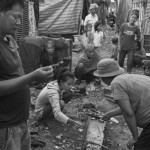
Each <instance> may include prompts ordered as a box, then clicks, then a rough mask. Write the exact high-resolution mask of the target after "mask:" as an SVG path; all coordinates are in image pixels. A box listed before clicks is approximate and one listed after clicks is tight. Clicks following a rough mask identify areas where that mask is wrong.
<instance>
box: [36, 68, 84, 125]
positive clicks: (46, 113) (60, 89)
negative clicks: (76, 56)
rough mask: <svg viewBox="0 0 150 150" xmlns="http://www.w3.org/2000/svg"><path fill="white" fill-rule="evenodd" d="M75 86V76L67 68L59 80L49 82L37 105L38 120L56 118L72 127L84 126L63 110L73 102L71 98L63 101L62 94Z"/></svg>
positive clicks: (62, 71)
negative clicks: (67, 104)
mask: <svg viewBox="0 0 150 150" xmlns="http://www.w3.org/2000/svg"><path fill="white" fill-rule="evenodd" d="M73 84H74V74H73V73H71V72H70V71H69V70H68V69H67V68H63V69H62V70H61V71H60V72H59V74H58V77H57V80H55V81H51V82H49V83H48V84H47V85H46V87H44V89H43V90H42V91H41V92H40V94H39V96H38V98H37V100H36V104H35V113H36V116H37V117H36V118H37V120H41V119H46V118H47V117H48V118H53V116H54V117H55V118H56V120H58V121H60V122H62V123H64V124H71V125H78V126H82V124H81V123H80V122H78V121H75V120H73V119H71V118H69V117H67V116H66V115H65V114H64V113H63V112H62V111H61V110H62V109H63V108H64V106H65V104H66V103H68V102H69V101H70V100H71V96H70V98H69V99H68V98H64V99H63V100H62V94H63V93H64V91H69V90H70V89H71V88H72V86H73Z"/></svg>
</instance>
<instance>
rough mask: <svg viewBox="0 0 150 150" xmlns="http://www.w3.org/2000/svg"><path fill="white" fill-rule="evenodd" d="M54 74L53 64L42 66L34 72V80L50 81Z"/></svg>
mask: <svg viewBox="0 0 150 150" xmlns="http://www.w3.org/2000/svg"><path fill="white" fill-rule="evenodd" d="M52 76H53V68H52V67H51V66H46V67H41V68H39V69H36V70H35V71H33V72H32V80H33V81H39V82H48V81H49V80H50V79H51V78H52Z"/></svg>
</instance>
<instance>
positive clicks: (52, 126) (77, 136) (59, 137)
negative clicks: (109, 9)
mask: <svg viewBox="0 0 150 150" xmlns="http://www.w3.org/2000/svg"><path fill="white" fill-rule="evenodd" d="M113 35H114V32H113V31H110V32H108V33H107V37H106V40H105V44H104V45H103V46H102V49H101V51H100V52H99V54H100V55H101V56H102V57H103V58H106V57H110V53H111V41H110V40H111V38H112V36H113ZM81 53H82V52H73V54H72V56H73V58H72V68H74V66H75V64H76V62H77V60H78V57H79V55H80V54H81ZM134 72H135V73H142V71H141V70H140V71H137V70H136V69H135V70H134ZM40 91H41V89H37V88H35V87H32V88H31V97H32V101H33V102H35V101H36V98H37V96H38V93H39V92H40ZM84 103H93V104H94V105H95V106H96V109H97V110H99V111H101V112H102V113H105V112H107V111H109V110H112V109H113V108H116V107H117V106H116V104H115V103H113V102H112V101H110V100H109V99H107V98H106V97H105V96H104V93H103V90H102V87H100V86H98V87H96V89H95V90H94V91H92V92H89V94H88V95H86V96H82V95H81V96H78V97H74V98H73V99H72V100H71V102H69V103H68V104H67V106H66V107H65V109H64V110H63V111H64V113H66V114H67V116H69V117H72V118H74V119H76V120H80V119H81V117H79V114H78V113H77V112H79V111H78V110H80V109H81V106H82V105H83V104H84ZM115 118H116V119H117V120H118V123H115V122H113V121H108V122H107V124H106V129H105V132H104V135H105V138H104V142H103V144H104V145H105V146H107V147H108V149H109V150H127V147H126V143H127V141H128V140H129V138H130V137H131V134H130V131H129V129H128V127H127V125H126V123H125V121H124V119H123V117H115ZM82 121H83V122H84V121H85V120H84V119H83V120H82ZM46 122H47V123H48V124H49V125H48V126H47V125H45V124H42V123H37V122H36V120H35V114H34V106H33V107H31V110H30V129H31V131H36V133H35V134H33V135H32V139H33V141H34V138H35V139H38V140H42V141H44V142H45V143H46V145H45V146H43V147H42V144H41V147H38V146H37V147H36V146H35V145H36V143H34V147H32V149H33V150H84V149H85V147H84V145H85V143H84V141H83V139H84V138H85V134H86V126H84V127H83V128H79V127H75V126H68V125H63V124H61V123H59V122H58V121H56V120H55V119H48V120H46ZM37 132H38V133H37ZM33 133H34V132H33ZM35 142H36V141H35ZM103 150H106V148H103Z"/></svg>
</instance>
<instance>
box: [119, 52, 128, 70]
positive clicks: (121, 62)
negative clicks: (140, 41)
mask: <svg viewBox="0 0 150 150" xmlns="http://www.w3.org/2000/svg"><path fill="white" fill-rule="evenodd" d="M127 52H128V51H126V50H121V51H120V53H119V60H118V63H119V65H120V67H122V68H123V66H124V59H125V57H126V54H127Z"/></svg>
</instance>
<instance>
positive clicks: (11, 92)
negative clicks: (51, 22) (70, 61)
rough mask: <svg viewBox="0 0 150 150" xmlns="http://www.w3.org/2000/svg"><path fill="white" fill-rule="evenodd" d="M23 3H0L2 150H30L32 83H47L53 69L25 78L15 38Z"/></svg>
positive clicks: (11, 0) (16, 0)
mask: <svg viewBox="0 0 150 150" xmlns="http://www.w3.org/2000/svg"><path fill="white" fill-rule="evenodd" d="M23 6H24V1H23V0H1V1H0V22H1V23H0V149H1V150H30V149H31V140H30V133H29V127H28V118H29V107H30V90H29V86H28V84H29V83H31V82H32V81H41V82H43V81H44V82H47V81H49V80H50V79H51V76H52V74H53V69H52V67H43V68H39V69H37V70H35V71H33V72H31V73H29V74H26V75H24V70H23V67H22V62H21V59H20V56H19V54H18V48H19V47H18V45H17V43H16V41H15V40H14V38H13V37H15V31H16V29H17V27H18V26H19V25H20V24H21V17H22V12H23Z"/></svg>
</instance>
